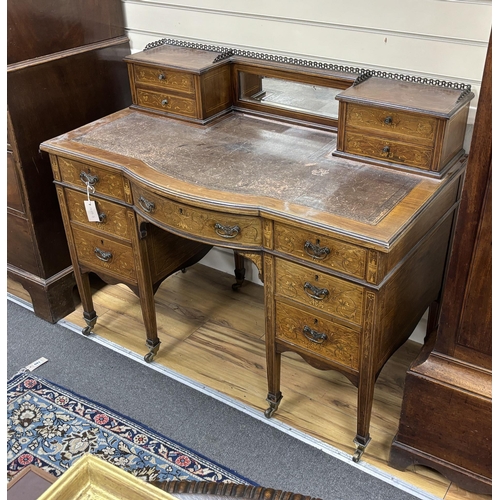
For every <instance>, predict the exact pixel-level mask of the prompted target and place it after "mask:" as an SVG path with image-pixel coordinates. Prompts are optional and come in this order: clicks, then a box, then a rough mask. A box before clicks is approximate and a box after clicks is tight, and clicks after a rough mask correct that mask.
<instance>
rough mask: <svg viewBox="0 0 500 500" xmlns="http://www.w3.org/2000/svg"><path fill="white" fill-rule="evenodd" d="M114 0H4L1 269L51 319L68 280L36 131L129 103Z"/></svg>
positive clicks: (67, 294) (42, 136) (43, 134)
mask: <svg viewBox="0 0 500 500" xmlns="http://www.w3.org/2000/svg"><path fill="white" fill-rule="evenodd" d="M128 54H130V45H129V40H128V38H127V37H126V35H125V29H124V19H123V11H122V5H121V2H120V1H119V0H106V1H103V0H100V1H91V0H79V1H73V2H67V1H63V0H50V1H45V2H37V1H34V0H15V1H14V0H10V1H9V2H8V3H7V61H8V66H7V109H8V112H7V186H8V187H7V193H8V195H7V272H8V276H9V277H10V278H11V279H13V280H14V281H17V282H19V283H21V284H22V286H23V287H24V288H25V289H26V290H27V291H28V292H29V294H30V296H31V298H32V302H33V307H34V310H35V313H36V314H37V316H39V317H41V318H43V319H45V320H47V321H50V322H52V323H54V322H56V321H58V320H59V319H61V318H63V317H64V316H66V315H67V314H69V313H70V312H71V311H73V310H74V305H73V298H72V293H71V290H72V288H73V287H74V286H75V280H74V276H73V269H72V266H71V259H70V256H69V251H68V246H67V242H66V237H65V234H64V228H63V224H62V220H61V215H60V209H59V204H58V201H57V197H56V191H55V187H54V185H53V182H52V181H53V178H52V169H51V166H50V160H49V156H48V155H47V154H45V153H43V152H42V151H40V149H39V145H40V143H41V142H43V141H44V140H47V139H50V138H51V137H54V136H57V135H59V134H62V133H65V132H67V131H69V130H72V129H74V128H75V127H78V126H80V125H82V124H84V123H88V122H89V121H92V120H95V119H98V118H100V117H102V116H105V115H108V114H109V113H112V112H114V111H117V110H119V109H122V108H125V107H127V106H129V105H130V103H131V96H130V89H129V86H128V74H127V67H126V64H125V63H124V62H123V58H124V57H125V56H126V55H128Z"/></svg>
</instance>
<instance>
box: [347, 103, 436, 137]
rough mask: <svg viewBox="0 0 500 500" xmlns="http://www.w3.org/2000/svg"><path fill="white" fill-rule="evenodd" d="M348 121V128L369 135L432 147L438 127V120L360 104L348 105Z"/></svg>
mask: <svg viewBox="0 0 500 500" xmlns="http://www.w3.org/2000/svg"><path fill="white" fill-rule="evenodd" d="M346 120H347V123H346V126H347V128H349V127H355V128H357V129H363V130H366V131H368V132H369V135H373V134H376V135H380V136H384V137H389V138H392V139H393V140H396V141H402V142H409V143H412V144H421V145H427V146H430V147H432V146H433V145H434V141H435V137H436V130H437V127H438V120H437V119H436V118H432V117H429V116H422V115H415V114H411V113H405V112H403V111H394V110H388V109H381V108H376V107H372V106H362V105H359V104H348V105H347V118H346ZM363 135H366V134H363Z"/></svg>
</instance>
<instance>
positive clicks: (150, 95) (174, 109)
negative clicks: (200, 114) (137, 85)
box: [137, 89, 197, 118]
mask: <svg viewBox="0 0 500 500" xmlns="http://www.w3.org/2000/svg"><path fill="white" fill-rule="evenodd" d="M137 104H138V105H139V106H144V107H145V108H151V109H157V110H159V111H165V112H167V113H175V114H177V115H182V116H188V117H192V118H196V116H197V112H196V101H195V100H194V99H189V98H186V97H180V96H176V95H173V94H169V93H166V92H154V91H152V90H144V89H137Z"/></svg>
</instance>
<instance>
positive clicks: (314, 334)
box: [302, 325, 328, 344]
mask: <svg viewBox="0 0 500 500" xmlns="http://www.w3.org/2000/svg"><path fill="white" fill-rule="evenodd" d="M302 332H303V334H304V336H305V338H306V339H308V340H310V341H311V342H314V343H315V344H322V343H323V342H324V341H325V340H326V339H327V338H328V336H327V335H326V333H322V332H318V331H316V330H313V329H312V328H309V327H308V326H307V325H306V326H304V329H303V330H302Z"/></svg>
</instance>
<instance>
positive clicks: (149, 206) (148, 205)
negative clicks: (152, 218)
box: [139, 196, 156, 214]
mask: <svg viewBox="0 0 500 500" xmlns="http://www.w3.org/2000/svg"><path fill="white" fill-rule="evenodd" d="M139 205H140V206H141V208H142V209H143V210H144V211H145V212H148V214H150V213H151V212H153V211H154V209H155V208H156V205H155V204H154V202H153V201H149V200H146V198H144V196H141V197H140V198H139Z"/></svg>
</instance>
